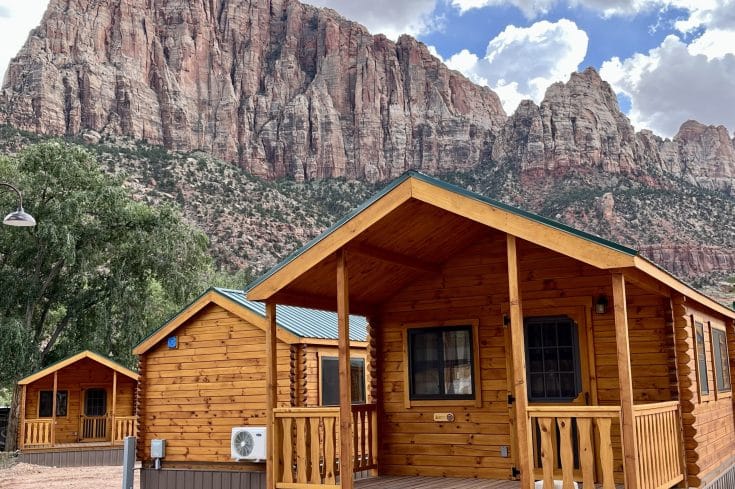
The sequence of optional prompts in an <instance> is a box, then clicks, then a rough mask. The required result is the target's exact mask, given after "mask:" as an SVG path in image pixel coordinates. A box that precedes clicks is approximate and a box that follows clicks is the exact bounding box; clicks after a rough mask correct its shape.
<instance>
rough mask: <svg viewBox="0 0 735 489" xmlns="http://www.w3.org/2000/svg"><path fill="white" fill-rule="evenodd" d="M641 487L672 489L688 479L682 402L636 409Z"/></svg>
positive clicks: (636, 434)
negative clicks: (684, 468) (684, 457)
mask: <svg viewBox="0 0 735 489" xmlns="http://www.w3.org/2000/svg"><path fill="white" fill-rule="evenodd" d="M633 417H634V419H635V436H636V445H637V453H636V457H637V458H638V477H637V479H638V488H639V489H664V488H666V489H668V488H670V487H672V486H674V485H675V484H677V483H678V482H680V481H682V480H683V479H684V471H683V467H682V463H683V462H682V453H681V450H682V442H681V436H680V434H681V425H680V416H679V402H678V401H671V402H658V403H653V404H642V405H638V406H633Z"/></svg>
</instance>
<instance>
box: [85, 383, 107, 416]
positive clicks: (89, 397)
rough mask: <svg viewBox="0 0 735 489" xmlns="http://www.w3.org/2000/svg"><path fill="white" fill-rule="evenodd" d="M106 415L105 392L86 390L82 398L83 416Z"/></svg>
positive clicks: (102, 390) (101, 390)
mask: <svg viewBox="0 0 735 489" xmlns="http://www.w3.org/2000/svg"><path fill="white" fill-rule="evenodd" d="M105 414H107V392H106V391H105V390H104V389H87V392H86V394H85V397H84V415H85V416H104V415H105Z"/></svg>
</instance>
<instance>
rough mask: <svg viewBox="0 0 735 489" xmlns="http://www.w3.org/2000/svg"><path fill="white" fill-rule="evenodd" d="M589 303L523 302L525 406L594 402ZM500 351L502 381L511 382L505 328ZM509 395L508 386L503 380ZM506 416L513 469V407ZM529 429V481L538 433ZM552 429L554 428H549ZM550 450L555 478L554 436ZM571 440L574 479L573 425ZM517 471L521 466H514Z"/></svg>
mask: <svg viewBox="0 0 735 489" xmlns="http://www.w3.org/2000/svg"><path fill="white" fill-rule="evenodd" d="M588 302H589V305H587V304H584V305H579V306H578V305H569V306H558V305H554V304H553V303H549V304H540V303H539V301H528V302H526V301H524V303H523V316H524V335H525V345H524V351H525V355H526V358H525V360H526V383H527V387H528V390H527V393H528V404H529V406H564V405H578V406H584V405H593V404H596V403H597V393H596V390H597V389H596V382H595V379H594V376H593V375H592V374H591V372H594V368H590V366H593V365H594V356H591V354H592V332H591V331H590V330H589V328H588V325H590V324H591V320H590V313H591V301H590V300H588ZM505 335H506V352H507V363H508V367H507V369H508V378H509V379H512V377H511V375H512V372H513V371H512V365H513V358H512V351H513V349H512V348H511V347H510V346H511V345H510V328H506V331H505ZM508 386H509V393H511V394H512V389H510V387H511V386H512V382H511V381H510V380H509V383H508ZM508 408H509V414H510V416H511V420H512V422H511V427H512V428H511V430H512V433H511V435H512V436H511V440H512V443H513V446H512V447H511V452H512V453H513V454H514V455H513V462H514V465H515V466H516V467H517V465H516V464H517V463H518V459H517V455H516V446H517V433H516V429H515V427H516V423H515V406H514V405H513V404H512V403H509V406H508ZM529 429H531V438H532V440H531V441H532V447H533V458H534V460H533V464H534V477H536V479H539V478H541V476H542V474H541V459H540V453H541V445H540V433H539V428H538V425H537V424H536V423H532V424H531V425H530V426H529ZM555 431H556V430H555ZM554 435H555V440H554V446H555V447H556V453H555V454H554V458H555V461H556V464H555V465H556V466H557V470H558V471H559V473H558V474H555V477H556V476H557V475H558V478H559V479H561V466H560V457H559V451H558V450H559V448H558V444H557V441H558V433H554ZM572 439H573V441H574V462H575V478H576V477H577V476H579V478H580V480H581V472H579V466H578V459H579V456H578V442H577V439H578V438H577V426H576V422H574V421H573V423H572ZM518 468H519V469H521V470H523V468H522V467H518Z"/></svg>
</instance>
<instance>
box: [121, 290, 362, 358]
mask: <svg viewBox="0 0 735 489" xmlns="http://www.w3.org/2000/svg"><path fill="white" fill-rule="evenodd" d="M209 292H216V293H217V294H219V295H221V296H222V297H224V298H226V299H228V300H230V301H232V302H235V303H237V304H239V305H241V306H243V307H246V308H247V309H249V310H251V311H252V312H254V313H255V314H258V315H259V316H262V317H264V318H265V304H264V303H262V302H255V301H249V300H247V299H246V298H245V293H244V292H243V291H242V290H235V289H226V288H222V287H210V288H208V289H207V290H205V291H204V292H202V293H201V294H199V296H197V297H196V298H195V299H194V300H192V301H191V302H189V303H188V304H187V305H186V306H184V307H183V308H182V309H181V311H184V310H186V309H188V308H189V307H190V306H191V305H192V304H195V303H196V302H197V301H198V300H199V299H201V298H202V297H204V296H205V295H207V294H208V293H209ZM181 311H179V312H178V313H176V314H175V315H174V316H173V317H171V318H169V319H168V320H167V321H166V322H165V323H163V324H162V325H161V326H160V327H159V328H156V329H155V330H153V331H151V332H150V334H148V335H147V336H146V337H145V338H143V339H142V340H140V342H138V344H137V345H136V346H135V347H134V348H133V349H135V348H137V347H138V346H140V345H141V344H142V343H144V342H145V341H146V340H148V339H149V338H150V337H152V336H153V335H155V334H156V333H157V332H158V331H160V330H161V329H162V328H165V327H166V325H167V324H168V323H170V322H171V321H172V320H173V319H174V318H175V317H177V316H178V315H179V314H181ZM276 323H277V324H278V326H279V327H281V328H283V329H285V330H286V331H288V332H289V333H291V334H294V335H296V336H298V337H299V338H312V339H320V340H336V339H338V338H339V335H338V333H337V314H335V313H333V312H329V311H320V310H318V309H306V308H303V307H294V306H282V305H277V306H276ZM350 341H367V319H365V317H363V316H356V315H350Z"/></svg>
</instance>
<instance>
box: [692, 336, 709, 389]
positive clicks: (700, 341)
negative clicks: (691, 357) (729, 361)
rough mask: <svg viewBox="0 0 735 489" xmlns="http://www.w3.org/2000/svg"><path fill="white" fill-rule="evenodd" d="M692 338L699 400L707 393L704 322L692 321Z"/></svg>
mask: <svg viewBox="0 0 735 489" xmlns="http://www.w3.org/2000/svg"><path fill="white" fill-rule="evenodd" d="M694 339H695V346H696V349H697V375H698V378H699V394H700V400H701V397H702V396H707V395H709V379H708V378H707V352H706V350H705V349H704V324H703V323H700V322H699V321H697V322H695V323H694Z"/></svg>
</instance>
